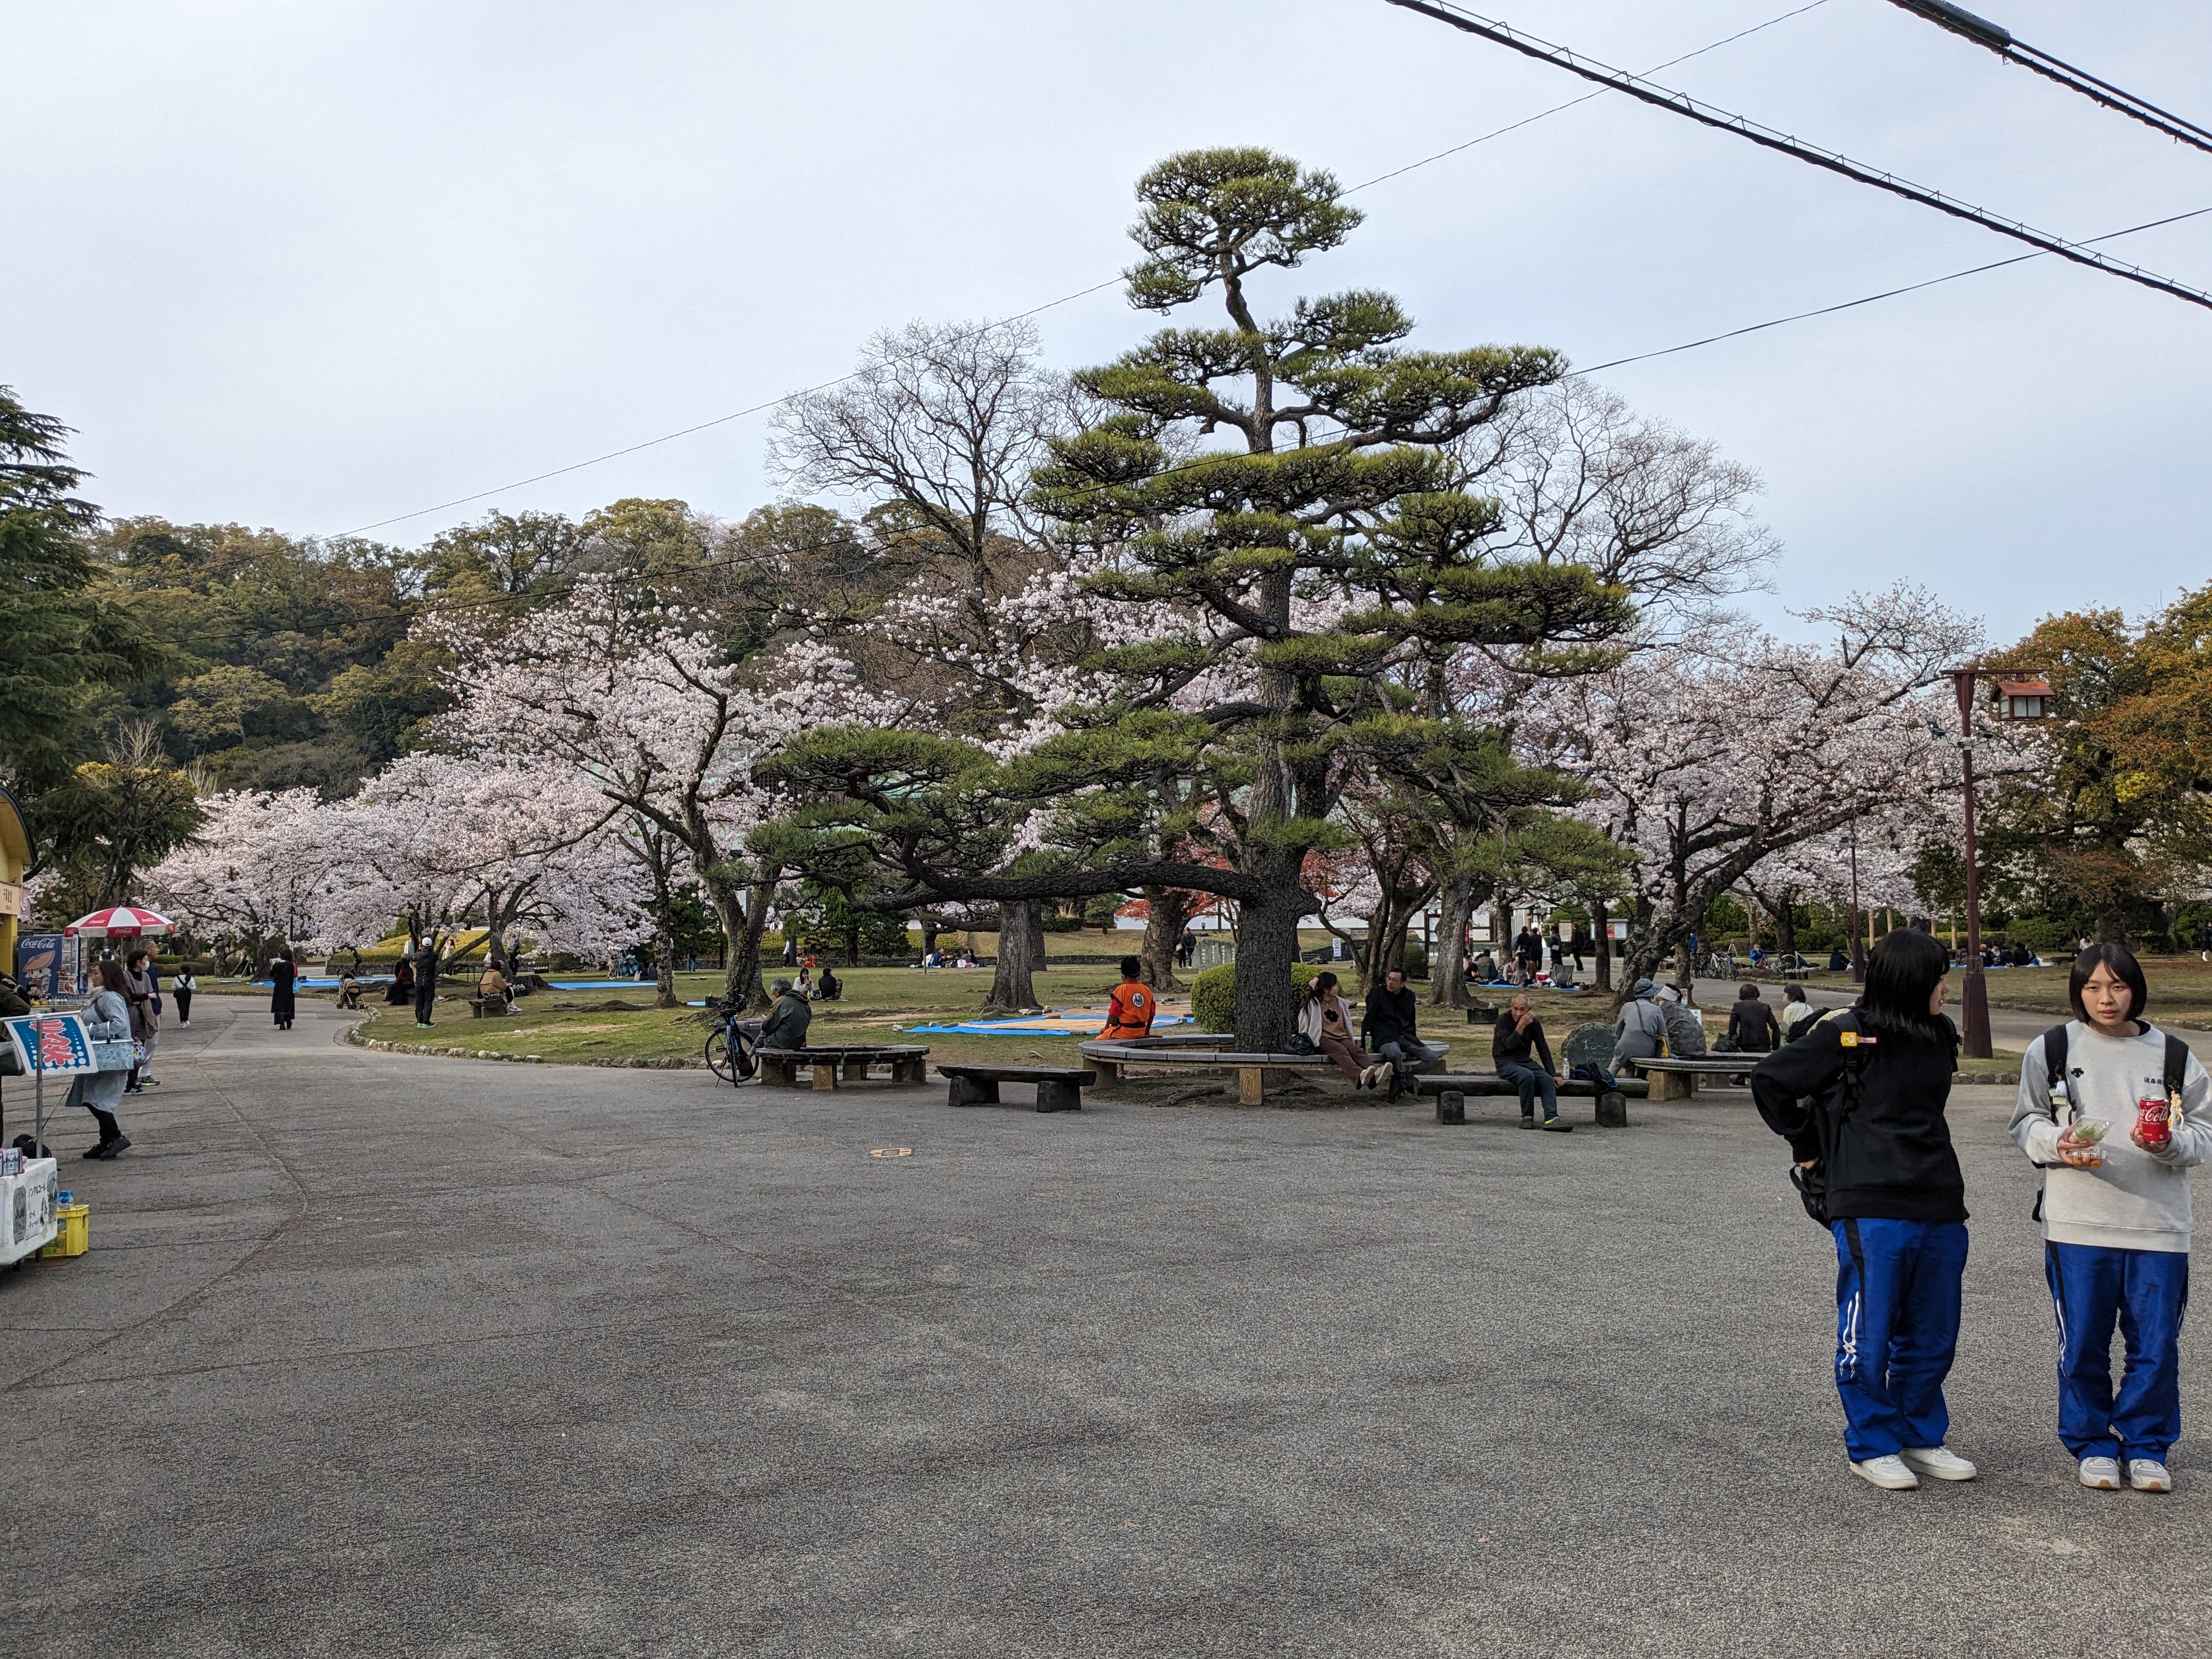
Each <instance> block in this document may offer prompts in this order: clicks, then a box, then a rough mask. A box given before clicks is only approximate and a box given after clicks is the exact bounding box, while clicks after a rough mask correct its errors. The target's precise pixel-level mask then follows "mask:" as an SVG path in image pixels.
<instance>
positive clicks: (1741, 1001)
mask: <svg viewBox="0 0 2212 1659" xmlns="http://www.w3.org/2000/svg"><path fill="white" fill-rule="evenodd" d="M1728 1034H1729V1036H1730V1037H1731V1038H1732V1039H1734V1041H1735V1046H1736V1048H1737V1049H1738V1051H1739V1052H1741V1053H1743V1054H1765V1052H1766V1051H1767V1050H1768V1049H1769V1048H1780V1047H1781V1046H1782V1030H1781V1027H1779V1026H1778V1025H1777V1024H1775V1023H1774V1010H1773V1009H1771V1008H1770V1007H1768V1006H1766V1004H1765V1001H1764V1000H1761V999H1760V998H1758V997H1738V998H1737V999H1736V1000H1735V1007H1733V1008H1731V1009H1729V1028H1728Z"/></svg>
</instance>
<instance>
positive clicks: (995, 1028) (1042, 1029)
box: [898, 1011, 1190, 1037]
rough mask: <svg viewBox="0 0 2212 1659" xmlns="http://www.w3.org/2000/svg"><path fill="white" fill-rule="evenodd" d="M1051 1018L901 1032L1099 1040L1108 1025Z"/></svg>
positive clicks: (1170, 1021) (1096, 1019) (1181, 1018)
mask: <svg viewBox="0 0 2212 1659" xmlns="http://www.w3.org/2000/svg"><path fill="white" fill-rule="evenodd" d="M1048 1018H1050V1017H1049V1016H1047V1015H1042V1014H1030V1015H1026V1016H1024V1017H1023V1018H1016V1019H969V1020H962V1021H960V1022H959V1023H957V1024H950V1025H902V1026H900V1027H899V1028H898V1029H899V1030H902V1031H909V1032H911V1031H935V1032H938V1033H939V1034H940V1035H945V1036H951V1035H952V1034H954V1033H959V1034H963V1035H965V1036H1030V1037H1045V1036H1082V1037H1087V1036H1097V1035H1098V1030H1099V1028H1100V1027H1101V1026H1103V1024H1105V1023H1106V1016H1105V1013H1104V1012H1103V1011H1101V1012H1096V1013H1085V1015H1084V1017H1083V1018H1081V1019H1080V1020H1066V1021H1061V1022H1059V1023H1055V1024H1045V1023H1042V1022H1044V1021H1046V1020H1048ZM1188 1024H1190V1021H1189V1019H1188V1017H1187V1016H1185V1015H1182V1014H1163V1015H1161V1016H1160V1017H1159V1018H1158V1019H1156V1020H1154V1021H1153V1022H1152V1029H1153V1030H1156V1031H1157V1030H1159V1029H1160V1028H1161V1027H1162V1026H1164V1025H1188Z"/></svg>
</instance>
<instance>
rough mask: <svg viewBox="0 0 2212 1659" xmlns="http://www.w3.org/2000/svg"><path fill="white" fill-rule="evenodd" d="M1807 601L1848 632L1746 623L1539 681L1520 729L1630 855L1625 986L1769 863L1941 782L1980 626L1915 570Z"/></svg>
mask: <svg viewBox="0 0 2212 1659" xmlns="http://www.w3.org/2000/svg"><path fill="white" fill-rule="evenodd" d="M1804 614H1805V620H1807V621H1808V622H1810V623H1814V624H1815V625H1816V626H1820V627H1824V628H1826V629H1830V630H1832V638H1833V643H1832V644H1831V645H1829V646H1826V647H1814V646H1807V645H1796V644H1791V643H1789V642H1786V641H1782V640H1778V639H1776V638H1774V637H1773V636H1771V635H1767V634H1765V633H1762V632H1759V631H1757V630H1753V629H1735V630H1732V631H1729V632H1728V633H1725V634H1721V635H1711V636H1706V637H1702V638H1699V639H1698V640H1695V641H1684V642H1679V643H1674V644H1668V645H1664V646H1662V647H1657V648H1656V649H1654V650H1651V651H1650V652H1648V653H1638V654H1637V655H1635V656H1634V657H1632V659H1629V660H1628V661H1626V662H1625V663H1623V664H1622V665H1620V666H1618V667H1616V668H1614V669H1612V670H1609V671H1606V672H1604V673H1601V674H1596V675H1592V676H1587V677H1583V678H1573V679H1565V680H1558V681H1550V682H1535V683H1533V684H1530V685H1529V686H1528V688H1527V689H1526V691H1525V695H1524V700H1523V702H1522V706H1521V708H1520V711H1519V714H1520V720H1521V724H1520V726H1519V732H1520V735H1521V738H1522V741H1523V742H1524V743H1525V744H1528V747H1529V749H1530V750H1531V752H1532V753H1534V754H1535V755H1538V756H1540V757H1542V758H1543V759H1545V760H1546V761H1547V762H1548V763H1551V764H1553V765H1555V766H1558V767H1559V768H1560V769H1562V770H1565V771H1567V772H1569V773H1571V774H1572V775H1575V776H1577V778H1579V779H1580V780H1581V781H1583V784H1584V785H1585V786H1586V787H1588V788H1589V792H1590V793H1589V797H1588V799H1587V800H1586V801H1585V802H1584V803H1583V805H1581V806H1580V807H1578V808H1577V809H1576V811H1577V813H1578V815H1580V816H1582V817H1583V818H1584V819H1585V821H1587V822H1589V823H1593V824H1595V825H1596V826H1597V827H1598V828H1600V829H1602V830H1603V831H1604V832H1605V833H1606V834H1607V836H1609V837H1610V838H1611V839H1612V840H1613V842H1616V843H1617V844H1618V845H1619V846H1620V848H1622V849H1623V851H1624V852H1625V853H1626V854H1628V857H1629V860H1630V862H1629V865H1628V868H1627V871H1626V878H1625V879H1626V884H1627V888H1628V891H1629V895H1630V897H1629V918H1628V919H1629V935H1628V941H1627V952H1626V974H1625V983H1624V985H1623V986H1622V987H1620V991H1619V992H1618V993H1617V994H1626V989H1627V987H1629V986H1632V985H1633V984H1634V982H1635V981H1637V980H1638V979H1639V978H1649V977H1652V976H1654V975H1656V972H1657V971H1658V969H1659V967H1660V965H1661V963H1663V962H1664V961H1665V960H1666V959H1667V958H1668V957H1670V956H1674V955H1676V954H1677V953H1678V952H1681V951H1685V950H1686V946H1687V945H1688V941H1689V939H1690V935H1691V934H1692V932H1694V931H1695V929H1696V928H1697V927H1698V926H1699V921H1700V920H1701V918H1703V916H1704V915H1705V911H1706V909H1707V908H1708V907H1710V906H1711V903H1712V902H1713V901H1714V900H1715V899H1717V898H1718V897H1720V896H1722V895H1723V894H1724V893H1726V892H1728V891H1729V890H1731V889H1732V888H1734V887H1735V886H1737V885H1738V884H1740V883H1741V882H1742V881H1743V879H1744V878H1745V877H1746V876H1747V875H1748V874H1749V873H1750V872H1752V871H1753V870H1754V869H1756V868H1757V867H1758V866H1759V865H1760V864H1761V863H1762V862H1763V861H1765V860H1768V859H1771V858H1772V857H1774V856H1775V855H1777V854H1782V853H1784V852H1787V851H1788V850H1789V849H1791V848H1796V847H1800V846H1802V845H1803V844H1805V843H1807V842H1813V841H1815V840H1816V839H1818V838H1820V837H1822V836H1830V835H1832V834H1833V833H1834V832H1836V831H1838V830H1840V829H1843V828H1844V826H1845V825H1847V824H1850V823H1852V822H1853V821H1854V820H1855V819H1866V818H1878V817H1882V816H1883V815H1884V814H1885V813H1887V812H1888V811H1892V810H1893V806H1894V803H1895V802H1896V801H1897V799H1898V798H1899V796H1900V795H1911V794H1914V793H1919V794H1921V795H1923V796H1927V795H1929V794H1932V793H1933V792H1934V791H1935V790H1936V789H1937V788H1939V787H1941V786H1942V781H1943V779H1944V777H1945V775H1946V769H1947V765H1948V762H1947V759H1946V753H1947V751H1946V749H1945V746H1944V744H1943V743H1942V739H1941V738H1940V736H1939V735H1938V733H1939V732H1940V729H1941V728H1940V726H1939V725H1938V724H1937V723H1936V716H1937V715H1939V714H1941V712H1942V709H1943V708H1945V707H1948V703H1947V702H1946V701H1945V698H1946V697H1947V696H1948V692H1944V693H1933V692H1931V690H1930V688H1931V687H1932V686H1934V685H1935V684H1936V682H1937V681H1938V680H1939V678H1940V677H1941V675H1942V671H1943V670H1944V669H1945V668H1946V667H1947V666H1949V665H1953V664H1954V663H1956V662H1958V661H1959V660H1960V659H1962V658H1964V657H1966V656H1967V655H1969V654H1970V653H1972V651H1973V650H1974V649H1975V648H1976V647H1977V646H1978V642H1979V633H1978V628H1977V626H1976V625H1975V624H1973V623H1970V622H1969V621H1967V620H1966V619H1965V618H1962V617H1959V616H1957V615H1956V614H1954V612H1952V611H1948V610H1946V609H1945V608H1944V607H1943V606H1942V605H1939V604H1938V603H1937V602H1936V600H1935V599H1934V598H1933V596H1931V595H1929V593H1927V592H1924V591H1923V590H1921V589H1918V588H1915V587H1911V586H1898V587H1895V588H1892V589H1890V590H1889V591H1887V592H1883V593H1879V594H1873V595H1860V596H1856V597H1854V598H1853V599H1851V600H1850V601H1849V602H1848V603H1847V604H1846V605H1844V606H1842V607H1839V608H1838V609H1836V610H1832V611H1810V612H1807V613H1804Z"/></svg>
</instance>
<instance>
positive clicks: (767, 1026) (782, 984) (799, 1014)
mask: <svg viewBox="0 0 2212 1659" xmlns="http://www.w3.org/2000/svg"><path fill="white" fill-rule="evenodd" d="M769 989H771V990H773V991H774V992H775V1007H773V1008H771V1009H769V1011H768V1018H766V1019H764V1020H763V1021H762V1022H761V1030H760V1042H759V1043H758V1044H757V1047H760V1048H774V1049H775V1050H777V1051H778V1052H779V1053H783V1054H794V1053H796V1052H798V1051H799V1049H801V1048H805V1046H806V1028H807V1027H808V1026H809V1025H810V1024H812V1023H813V1020H814V1010H813V1009H811V1008H810V1007H808V1006H806V999H805V997H803V996H801V995H799V993H798V991H797V990H796V989H794V988H793V986H792V983H791V981H789V980H787V979H780V980H778V981H776V982H775V984H774V985H773V986H771V987H769Z"/></svg>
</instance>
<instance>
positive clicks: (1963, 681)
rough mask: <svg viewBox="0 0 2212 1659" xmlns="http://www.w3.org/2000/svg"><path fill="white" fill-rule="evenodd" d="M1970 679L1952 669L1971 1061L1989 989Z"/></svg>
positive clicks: (1986, 1020)
mask: <svg viewBox="0 0 2212 1659" xmlns="http://www.w3.org/2000/svg"><path fill="white" fill-rule="evenodd" d="M1974 679H1975V671H1974V670H1972V669H1971V668H1959V669H1954V670H1953V671H1952V672H1951V686H1952V689H1953V690H1955V691H1956V692H1957V693H1958V696H1959V763H1960V768H1961V769H1962V771H1963V773H1964V783H1963V787H1964V789H1965V792H1966V973H1965V975H1963V977H1962V979H1961V982H1960V987H1959V1012H1960V1017H1961V1018H1960V1024H1961V1025H1962V1026H1963V1027H1964V1028H1965V1029H1964V1031H1963V1034H1962V1035H1963V1036H1964V1038H1965V1047H1966V1054H1967V1056H1968V1057H1969V1058H1971V1059H1973V1060H1987V1059H1988V1058H1989V1057H1990V990H1989V984H1988V981H1985V980H1984V978H1983V977H1982V888H1981V872H1980V871H1979V869H1978V867H1977V866H1978V863H1979V859H1978V855H1977V854H1976V852H1975V849H1974Z"/></svg>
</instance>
